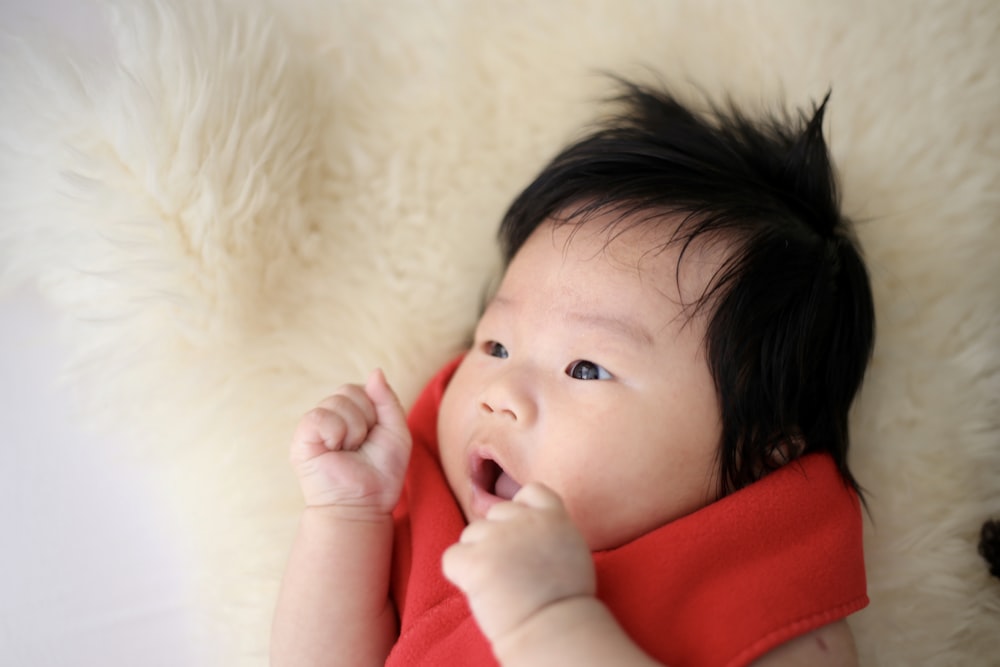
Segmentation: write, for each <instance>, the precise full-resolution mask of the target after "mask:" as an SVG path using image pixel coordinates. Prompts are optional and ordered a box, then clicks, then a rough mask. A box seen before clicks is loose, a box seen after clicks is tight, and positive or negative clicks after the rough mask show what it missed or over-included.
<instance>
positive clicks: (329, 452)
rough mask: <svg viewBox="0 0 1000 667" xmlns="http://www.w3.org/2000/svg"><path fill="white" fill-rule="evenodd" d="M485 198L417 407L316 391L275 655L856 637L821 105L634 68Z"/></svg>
mask: <svg viewBox="0 0 1000 667" xmlns="http://www.w3.org/2000/svg"><path fill="white" fill-rule="evenodd" d="M622 85H623V91H624V92H623V94H622V96H621V98H620V99H619V100H618V102H619V103H620V104H621V105H622V108H623V109H624V110H623V111H622V113H621V114H620V115H618V116H616V117H614V118H612V119H611V120H609V121H608V122H607V123H606V124H605V126H603V127H602V128H601V129H599V130H597V131H596V132H594V133H593V134H591V135H589V136H587V137H586V138H584V139H582V140H581V141H579V142H577V143H576V144H574V145H572V146H571V147H569V148H568V149H566V150H565V151H563V152H562V153H561V154H560V155H558V156H557V157H556V158H555V159H554V160H553V161H552V162H551V163H550V164H549V165H548V166H547V167H546V168H545V169H544V170H543V172H542V173H541V174H540V175H539V176H538V178H537V179H536V180H535V181H534V182H533V183H532V184H531V185H529V186H528V188H527V189H526V190H525V191H524V192H523V193H522V194H521V195H520V196H519V197H518V198H517V199H516V200H515V202H514V203H513V205H512V206H511V208H510V210H509V211H508V213H507V215H506V217H505V219H504V221H503V224H502V226H501V232H500V237H501V242H502V246H503V251H504V258H505V261H506V269H505V273H504V276H503V279H502V281H501V283H500V285H499V287H498V289H497V291H496V293H495V295H494V296H493V297H492V299H491V300H490V301H489V302H488V304H487V306H486V308H485V311H484V313H483V314H482V317H481V319H480V320H479V323H478V326H477V328H476V332H475V337H474V341H473V343H472V345H471V347H470V349H469V350H468V351H467V352H466V353H465V354H464V355H463V356H462V357H460V358H459V359H456V360H455V361H453V362H452V363H451V364H449V365H448V366H447V367H446V368H445V369H443V370H442V371H441V372H440V373H439V374H438V375H437V376H436V377H435V378H434V380H432V382H431V383H430V385H429V386H428V387H427V389H425V391H424V393H423V394H422V395H421V397H420V398H419V399H418V401H417V403H416V405H415V406H414V408H413V411H412V412H411V414H410V417H409V421H407V418H406V416H405V414H404V412H403V409H402V407H401V406H400V403H399V401H398V400H397V398H396V396H395V395H394V393H393V391H392V389H391V388H390V387H389V385H388V384H387V383H386V380H385V378H384V377H383V375H382V373H381V372H380V371H375V372H374V373H372V375H371V376H370V377H369V379H368V381H367V383H366V384H364V385H348V386H345V387H342V388H341V389H339V390H338V391H337V392H336V393H335V394H334V395H332V396H330V397H329V398H326V399H324V400H323V401H322V402H321V403H320V404H319V406H318V407H317V408H316V409H314V410H312V411H311V412H309V413H308V414H306V415H305V417H304V418H303V419H302V421H301V423H300V424H299V426H298V429H297V430H296V432H295V436H294V438H293V444H292V447H291V461H292V465H293V467H294V469H295V471H296V473H297V475H298V477H299V480H300V483H301V487H302V491H303V493H304V495H305V502H306V509H305V511H304V514H303V516H302V521H301V526H300V529H299V534H298V537H297V539H296V543H295V545H294V547H293V550H292V554H291V557H290V561H289V565H288V569H287V572H286V575H285V579H284V582H283V586H282V592H281V596H280V599H279V603H278V610H277V613H276V616H275V622H274V630H273V636H272V664H274V665H328V664H329V665H381V664H394V665H414V664H427V665H460V664H469V665H480V664H497V663H499V664H502V665H633V664H635V665H654V664H670V665H674V666H683V665H719V666H720V667H721V666H722V665H729V666H731V667H735V666H737V665H747V664H751V663H753V664H761V665H765V664H766V665H786V664H787V665H800V664H801V665H852V664H856V662H857V659H856V656H855V651H854V642H853V639H852V637H851V634H850V631H849V629H848V627H847V625H846V623H845V621H844V618H845V617H846V616H848V615H849V614H851V613H853V612H854V611H857V610H858V609H860V608H862V607H864V606H865V604H867V596H866V593H865V579H864V565H863V556H862V551H861V518H860V504H859V500H858V494H857V484H856V482H855V480H854V478H853V476H852V475H851V473H850V471H849V470H848V467H847V460H846V454H847V446H848V429H847V413H848V409H849V407H850V405H851V403H852V401H853V399H854V396H855V394H856V392H857V390H858V388H859V386H860V383H861V380H862V377H863V375H864V371H865V367H866V365H867V362H868V359H869V357H870V354H871V349H872V344H873V336H874V315H873V306H872V297H871V291H870V287H869V283H868V277H867V272H866V270H865V268H864V264H863V263H862V260H861V257H860V254H859V251H858V249H857V247H856V244H855V243H854V242H853V241H852V240H851V235H850V233H849V230H848V228H847V222H846V221H845V220H844V218H843V217H842V216H841V214H840V212H839V203H838V198H837V193H836V188H835V182H834V174H833V170H832V166H831V164H830V159H829V156H828V153H827V149H826V145H825V142H824V140H823V135H822V120H823V113H824V109H825V105H826V102H825V101H824V103H823V105H821V106H820V107H819V108H818V109H817V110H816V111H815V113H814V114H813V115H812V116H811V117H805V116H803V117H802V118H801V119H789V118H785V117H777V116H776V117H773V118H772V117H766V118H763V119H761V120H752V119H749V118H747V117H746V116H745V115H744V114H742V113H740V112H738V111H737V110H735V109H721V108H713V109H711V110H710V111H709V112H706V113H703V114H697V113H695V112H693V111H691V110H689V109H688V108H686V107H685V106H683V105H682V104H680V103H679V102H678V101H676V100H675V99H674V98H673V97H671V96H670V95H669V94H667V93H665V92H661V91H657V90H653V89H649V88H645V87H641V86H637V85H632V84H628V83H623V84H622Z"/></svg>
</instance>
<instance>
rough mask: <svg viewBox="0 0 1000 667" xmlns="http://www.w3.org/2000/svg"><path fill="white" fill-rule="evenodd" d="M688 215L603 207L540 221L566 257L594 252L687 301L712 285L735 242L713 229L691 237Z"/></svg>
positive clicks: (589, 255)
mask: <svg viewBox="0 0 1000 667" xmlns="http://www.w3.org/2000/svg"><path fill="white" fill-rule="evenodd" d="M690 222H691V219H690V216H688V215H685V214H678V213H670V212H656V211H653V212H638V213H632V214H629V215H623V214H621V213H618V212H614V211H608V212H603V213H599V214H593V215H589V216H586V217H584V218H581V219H576V218H571V219H558V218H556V219H551V220H547V221H545V222H544V223H543V224H542V227H543V228H544V227H547V228H548V230H549V231H548V232H547V233H548V234H550V235H551V236H552V240H553V242H554V243H556V244H561V245H562V248H563V256H564V258H565V259H566V260H567V261H583V262H586V261H591V260H593V259H594V258H596V257H598V256H600V257H601V258H602V259H604V260H606V261H608V262H610V263H611V264H613V265H615V266H617V267H619V268H621V269H623V270H626V271H634V272H636V273H637V274H639V275H641V276H643V277H645V278H647V279H650V278H651V276H654V275H655V277H656V282H657V286H658V287H659V288H660V289H661V290H667V291H668V292H669V295H670V296H672V297H678V296H679V297H680V298H681V300H682V301H684V302H690V301H691V300H693V299H696V298H698V297H700V296H701V295H702V294H704V293H705V292H706V291H707V290H708V289H709V287H710V286H711V285H712V283H713V282H714V280H715V279H716V278H717V276H718V275H719V271H720V269H721V268H722V267H723V265H724V264H725V263H726V262H727V261H728V260H729V259H730V258H731V257H732V255H733V250H734V246H735V242H734V240H733V239H732V238H730V237H728V236H724V235H722V234H719V233H714V234H701V235H697V236H693V235H692V233H691V232H690V231H689V230H690V225H689V224H688V223H690Z"/></svg>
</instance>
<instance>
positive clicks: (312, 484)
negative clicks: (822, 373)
mask: <svg viewBox="0 0 1000 667" xmlns="http://www.w3.org/2000/svg"><path fill="white" fill-rule="evenodd" d="M411 442H412V441H411V438H410V431H409V429H408V428H407V425H406V415H405V414H404V412H403V408H402V406H400V404H399V399H398V398H396V394H395V393H394V392H393V391H392V389H391V388H390V387H389V385H388V383H386V381H385V376H384V375H383V374H382V371H375V372H373V373H372V374H371V376H370V377H369V378H368V382H367V384H366V385H365V386H361V385H356V384H352V385H344V386H343V387H341V388H340V389H338V390H337V392H336V393H335V394H333V395H332V396H330V397H328V398H325V399H323V400H322V401H320V403H319V405H318V406H317V407H316V408H314V409H313V410H311V411H309V412H308V413H306V415H305V416H304V417H302V421H301V422H299V426H298V428H297V429H296V430H295V436H294V437H293V440H292V446H291V452H290V456H289V458H290V459H291V462H292V467H293V468H294V470H295V473H296V474H297V475H298V477H299V483H300V485H301V486H302V493H303V495H304V496H305V500H306V505H309V506H323V505H337V506H341V507H352V508H357V509H361V510H365V511H368V510H372V511H374V512H376V513H380V514H388V513H390V512H392V509H393V508H394V507H395V506H396V502H397V501H398V500H399V495H400V492H401V491H402V487H403V477H404V475H405V474H406V466H407V464H408V463H409V459H410V447H411Z"/></svg>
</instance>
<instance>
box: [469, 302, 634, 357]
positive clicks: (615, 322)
mask: <svg viewBox="0 0 1000 667" xmlns="http://www.w3.org/2000/svg"><path fill="white" fill-rule="evenodd" d="M486 305H487V308H489V307H490V306H499V307H500V308H501V309H506V308H512V307H514V305H515V302H514V301H513V300H512V299H509V298H507V297H505V296H503V295H500V294H496V295H494V296H493V298H492V299H490V301H489V302H488V303H487V304H486ZM564 317H565V318H566V319H568V320H571V321H572V322H574V323H576V324H580V325H582V326H589V327H596V328H599V329H604V330H606V331H609V332H611V333H613V334H617V335H619V336H623V337H625V338H628V339H629V340H631V341H634V342H635V343H638V344H640V345H652V344H653V334H651V333H650V331H649V329H648V328H646V327H645V326H644V325H643V324H642V322H639V321H638V320H636V319H635V318H632V317H628V316H624V315H606V314H604V313H580V312H575V311H570V312H568V313H565V314H564Z"/></svg>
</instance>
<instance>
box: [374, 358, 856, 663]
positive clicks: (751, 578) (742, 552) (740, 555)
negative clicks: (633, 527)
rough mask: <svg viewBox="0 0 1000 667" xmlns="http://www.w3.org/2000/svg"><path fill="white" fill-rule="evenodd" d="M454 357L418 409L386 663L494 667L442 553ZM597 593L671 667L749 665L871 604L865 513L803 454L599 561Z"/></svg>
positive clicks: (820, 459) (836, 479) (825, 460)
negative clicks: (445, 411)
mask: <svg viewBox="0 0 1000 667" xmlns="http://www.w3.org/2000/svg"><path fill="white" fill-rule="evenodd" d="M456 366H457V360H456V361H454V362H452V363H450V364H448V366H446V367H445V368H444V369H442V371H441V372H440V373H438V375H437V376H436V377H435V378H434V379H433V380H432V381H431V382H430V384H429V385H428V386H427V387H426V388H425V389H424V391H423V393H422V394H421V396H420V397H419V398H418V399H417V402H416V404H415V405H414V407H413V410H412V411H411V413H410V418H409V423H410V430H411V431H412V433H413V438H414V447H413V454H412V458H411V461H410V467H409V470H408V471H407V479H406V484H405V486H404V489H403V495H402V498H401V499H400V502H399V505H398V507H397V508H396V511H395V518H396V538H395V551H394V555H393V571H392V597H393V600H394V601H395V603H396V607H397V609H398V611H399V614H400V625H401V630H400V637H399V639H398V641H397V642H396V645H395V647H394V648H393V650H392V653H391V654H390V655H389V658H388V660H387V661H386V665H392V666H400V665H405V666H407V667H412V666H413V665H428V666H433V667H440V666H441V665H449V666H451V665H477V666H478V665H496V664H497V662H496V659H495V658H494V657H493V654H492V652H491V650H490V646H489V643H488V642H487V640H486V638H485V637H484V636H483V635H482V633H481V632H480V631H479V627H478V626H477V625H476V622H475V619H474V618H473V617H472V614H471V612H470V611H469V607H468V605H467V604H466V601H465V597H464V595H463V594H462V593H461V591H459V590H458V589H457V588H455V587H454V586H453V585H452V584H451V583H450V582H449V581H448V580H447V579H445V578H444V575H443V574H442V573H441V555H442V553H443V552H444V550H445V549H446V548H447V547H449V546H450V545H452V544H453V543H455V542H456V541H458V537H459V534H460V533H461V532H462V530H463V529H464V528H465V525H466V523H465V519H464V518H463V517H462V513H461V510H460V509H459V507H458V504H457V503H456V502H455V499H454V497H453V496H452V494H451V491H450V489H449V488H448V484H447V481H446V480H445V477H444V473H443V472H442V470H441V467H440V465H439V463H438V458H437V412H438V406H439V404H440V401H441V396H442V394H443V393H444V388H445V386H447V384H448V380H449V379H450V378H451V375H452V373H453V372H454V369H455V367H456ZM594 564H595V566H596V568H597V582H598V584H597V588H598V597H599V598H600V599H601V600H602V601H604V603H605V604H606V605H607V606H608V608H609V609H610V610H611V612H612V613H613V614H614V616H615V618H617V619H618V622H619V623H620V624H621V625H622V627H623V628H624V629H625V631H626V632H627V633H628V634H629V636H631V637H632V639H633V640H634V641H635V642H636V643H637V644H638V645H639V646H641V647H642V648H643V649H644V650H645V651H646V652H647V653H648V654H649V655H651V656H652V657H654V658H655V659H657V660H659V661H661V662H663V663H666V664H668V665H670V666H671V667H686V666H690V667H739V666H740V665H746V664H749V663H750V662H752V661H753V660H755V659H756V658H758V657H760V656H762V655H763V654H765V653H767V652H768V651H770V650H771V649H773V648H775V647H776V646H779V645H780V644H783V643H785V642H787V641H788V640H790V639H792V638H794V637H797V636H799V635H801V634H804V633H806V632H809V631H810V630H814V629H816V628H819V627H822V626H824V625H827V624H829V623H832V622H834V621H837V620H840V619H842V618H844V617H846V616H847V615H849V614H851V613H853V612H855V611H858V610H859V609H862V608H863V607H865V606H866V605H867V604H868V596H867V594H866V584H865V570H864V556H863V553H862V544H861V508H860V503H859V501H858V498H857V495H856V494H855V493H854V491H853V490H851V489H849V488H848V487H847V486H846V485H845V483H844V481H843V480H842V478H841V477H840V475H839V474H838V472H837V469H836V467H835V465H834V463H833V461H832V459H831V458H830V457H828V456H826V455H819V454H813V455H809V456H805V457H803V458H802V459H800V460H798V461H795V462H794V463H791V464H789V465H786V466H785V467H784V468H781V469H780V470H778V471H776V472H773V473H771V474H770V475H768V476H767V477H765V478H764V479H762V480H761V481H759V482H757V483H755V484H752V485H750V486H748V487H746V488H745V489H742V490H740V491H738V492H736V493H734V494H732V495H729V496H727V497H725V498H723V499H722V500H719V501H717V502H715V503H712V504H711V505H708V506H707V507H704V508H703V509H701V510H698V511H697V512H694V513H693V514H689V515H688V516H685V517H683V518H681V519H677V520H676V521H673V522H671V523H669V524H667V525H665V526H663V527H661V528H659V529H656V530H654V531H652V532H650V533H648V534H646V535H643V536H642V537H640V538H638V539H636V540H634V541H632V542H629V543H628V544H626V545H624V546H622V547H619V548H617V549H612V550H609V551H601V552H596V553H594Z"/></svg>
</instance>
